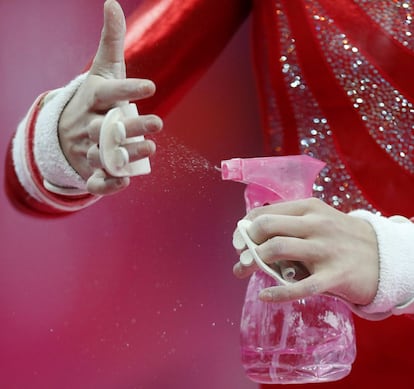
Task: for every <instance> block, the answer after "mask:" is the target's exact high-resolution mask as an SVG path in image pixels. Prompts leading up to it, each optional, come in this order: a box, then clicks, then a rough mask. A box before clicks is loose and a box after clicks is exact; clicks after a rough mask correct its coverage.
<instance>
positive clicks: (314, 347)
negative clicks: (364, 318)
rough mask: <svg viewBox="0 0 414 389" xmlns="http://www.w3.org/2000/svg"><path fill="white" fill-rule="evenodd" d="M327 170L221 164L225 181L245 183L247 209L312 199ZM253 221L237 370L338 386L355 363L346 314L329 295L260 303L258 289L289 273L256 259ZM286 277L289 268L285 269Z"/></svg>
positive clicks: (257, 162)
mask: <svg viewBox="0 0 414 389" xmlns="http://www.w3.org/2000/svg"><path fill="white" fill-rule="evenodd" d="M323 166H324V163H323V162H321V161H318V160H316V159H313V158H311V157H308V156H306V155H297V156H286V157H263V158H247V159H241V158H235V159H231V160H227V161H222V163H221V168H222V178H223V179H224V180H233V181H238V182H242V183H244V184H246V185H247V186H246V189H245V201H246V210H247V211H249V210H251V209H252V208H255V207H258V206H262V205H265V204H271V203H275V202H278V201H286V200H295V199H303V198H307V197H311V196H312V191H313V184H314V181H315V178H316V176H317V175H318V174H319V172H320V170H321V169H322V167H323ZM249 223H250V222H249V221H247V220H241V221H240V222H239V223H238V229H239V232H240V234H241V236H242V238H243V240H244V242H245V244H246V246H247V248H248V251H247V252H246V253H247V254H250V255H245V256H244V259H242V258H241V260H242V261H243V260H244V261H245V262H244V263H243V262H242V263H243V264H244V265H246V266H248V265H249V264H250V263H251V261H252V260H254V261H256V263H257V265H258V267H259V268H260V269H261V270H259V271H256V272H255V273H254V274H253V275H252V276H251V277H250V281H249V284H248V287H247V292H246V298H245V303H244V306H243V311H242V318H241V325H240V330H241V338H240V339H241V354H242V364H243V367H244V369H245V371H246V374H247V376H248V377H249V378H250V379H251V380H253V381H255V382H259V383H274V384H301V383H315V382H328V381H336V380H339V379H341V378H343V377H345V376H346V375H347V374H349V372H350V370H351V366H352V363H353V362H354V360H355V355H356V347H355V330H354V325H353V319H352V314H351V311H350V309H349V308H348V307H347V306H346V304H345V303H344V302H343V301H341V300H339V299H337V298H335V297H331V296H325V295H319V296H312V297H308V298H306V299H300V300H296V301H293V302H288V303H268V302H263V301H261V300H259V298H258V294H259V292H260V291H261V290H262V289H265V288H267V287H271V286H274V285H280V284H283V283H286V282H290V281H289V279H292V278H293V277H292V276H293V274H288V273H290V272H291V271H294V268H289V269H288V271H287V272H282V274H281V273H279V272H278V271H277V270H275V269H274V268H272V267H270V266H269V265H267V264H265V263H264V262H263V261H262V260H261V259H260V257H259V256H258V255H257V253H256V250H255V247H256V245H255V243H254V242H253V241H252V240H251V239H250V237H249V236H248V234H247V231H246V229H247V227H248V224H249ZM285 270H286V269H285Z"/></svg>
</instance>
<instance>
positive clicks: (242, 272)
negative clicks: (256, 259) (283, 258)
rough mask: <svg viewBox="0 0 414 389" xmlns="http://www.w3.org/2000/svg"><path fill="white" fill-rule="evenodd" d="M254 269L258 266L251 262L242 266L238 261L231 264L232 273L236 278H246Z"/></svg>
mask: <svg viewBox="0 0 414 389" xmlns="http://www.w3.org/2000/svg"><path fill="white" fill-rule="evenodd" d="M256 270H258V267H257V265H256V263H253V264H252V265H251V266H244V265H242V264H241V263H240V262H237V263H236V264H235V265H234V266H233V274H234V275H235V276H236V277H237V278H246V277H249V276H250V275H252V274H253V273H254V272H255V271H256Z"/></svg>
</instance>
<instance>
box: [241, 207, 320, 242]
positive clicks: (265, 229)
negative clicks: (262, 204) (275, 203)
mask: <svg viewBox="0 0 414 389" xmlns="http://www.w3.org/2000/svg"><path fill="white" fill-rule="evenodd" d="M312 231H313V229H312V226H311V225H310V221H309V220H308V219H305V218H304V217H302V216H285V215H273V214H270V213H268V214H263V215H259V216H257V217H256V218H255V219H254V220H253V221H252V223H251V225H250V226H249V228H248V231H247V232H248V234H249V236H250V238H251V239H252V240H253V241H254V242H256V243H258V244H260V243H262V242H265V241H266V240H268V239H270V238H272V237H274V236H290V237H297V238H306V237H307V236H309V234H310V233H311V232H312Z"/></svg>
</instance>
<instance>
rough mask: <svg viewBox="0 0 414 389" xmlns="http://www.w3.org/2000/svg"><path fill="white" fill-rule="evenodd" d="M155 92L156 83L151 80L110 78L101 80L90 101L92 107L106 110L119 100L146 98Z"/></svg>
mask: <svg viewBox="0 0 414 389" xmlns="http://www.w3.org/2000/svg"><path fill="white" fill-rule="evenodd" d="M154 93H155V84H154V83H153V82H152V81H151V80H144V79H137V78H127V79H121V80H117V79H108V80H105V81H103V82H100V83H99V84H98V85H97V86H96V90H95V92H94V95H93V97H92V101H91V102H90V106H91V109H95V110H98V111H106V110H108V109H110V108H113V107H114V106H115V105H116V104H117V103H118V102H119V101H135V100H141V99H145V98H147V97H150V96H152V95H153V94H154Z"/></svg>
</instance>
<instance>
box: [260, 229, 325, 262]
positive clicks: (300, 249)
mask: <svg viewBox="0 0 414 389" xmlns="http://www.w3.org/2000/svg"><path fill="white" fill-rule="evenodd" d="M327 250H328V249H327V248H326V247H325V246H324V245H323V244H319V243H318V242H317V241H314V240H307V239H298V238H292V237H286V236H275V237H273V238H271V239H269V240H267V241H266V242H264V243H262V244H260V245H259V246H258V247H257V248H256V252H257V255H258V256H259V257H260V258H261V259H262V261H263V262H265V263H267V264H272V263H275V262H278V261H282V260H290V261H296V262H302V263H303V264H304V265H305V266H306V267H307V268H308V269H309V268H312V265H313V264H314V263H316V262H319V261H322V260H324V259H325V258H326V257H327V256H328V253H327Z"/></svg>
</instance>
